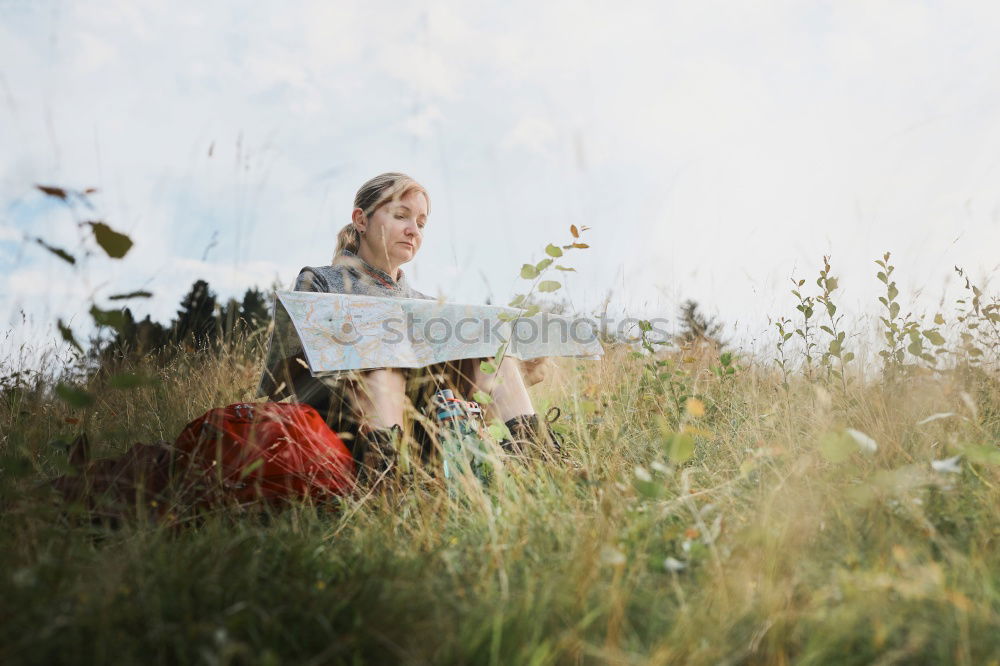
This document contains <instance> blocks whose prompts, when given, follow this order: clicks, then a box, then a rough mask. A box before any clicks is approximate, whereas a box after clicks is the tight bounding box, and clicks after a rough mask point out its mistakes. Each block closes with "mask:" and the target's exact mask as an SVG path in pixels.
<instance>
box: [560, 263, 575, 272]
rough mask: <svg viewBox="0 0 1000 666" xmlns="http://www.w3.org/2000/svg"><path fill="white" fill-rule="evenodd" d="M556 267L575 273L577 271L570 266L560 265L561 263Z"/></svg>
mask: <svg viewBox="0 0 1000 666" xmlns="http://www.w3.org/2000/svg"><path fill="white" fill-rule="evenodd" d="M555 269H556V270H557V271H573V272H574V273H575V272H576V269H575V268H569V267H568V266H560V265H559V264H556V265H555Z"/></svg>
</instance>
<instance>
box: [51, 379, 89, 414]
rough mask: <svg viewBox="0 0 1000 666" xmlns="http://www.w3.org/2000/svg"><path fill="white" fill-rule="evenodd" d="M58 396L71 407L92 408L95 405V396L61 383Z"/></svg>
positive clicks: (57, 388)
mask: <svg viewBox="0 0 1000 666" xmlns="http://www.w3.org/2000/svg"><path fill="white" fill-rule="evenodd" d="M56 395H57V396H59V398H60V399H61V400H62V401H63V402H65V403H66V404H67V405H69V406H70V407H78V408H83V407H90V406H91V405H92V404H94V396H93V395H91V394H90V393H87V392H86V391H84V390H83V389H78V388H76V387H75V386H70V385H69V384H63V383H62V382H60V383H59V384H58V385H57V386H56Z"/></svg>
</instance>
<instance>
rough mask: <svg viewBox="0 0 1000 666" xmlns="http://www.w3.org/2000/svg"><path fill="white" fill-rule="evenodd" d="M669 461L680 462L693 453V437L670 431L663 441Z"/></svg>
mask: <svg viewBox="0 0 1000 666" xmlns="http://www.w3.org/2000/svg"><path fill="white" fill-rule="evenodd" d="M665 448H666V451H667V457H668V458H670V462H673V463H678V464H679V463H682V462H684V461H685V460H687V459H689V458H690V457H691V456H692V455H693V454H694V437H692V436H691V435H689V434H687V433H683V432H675V433H672V434H671V435H670V436H669V437H668V438H667V440H666V442H665Z"/></svg>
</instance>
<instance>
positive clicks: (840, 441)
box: [819, 432, 858, 463]
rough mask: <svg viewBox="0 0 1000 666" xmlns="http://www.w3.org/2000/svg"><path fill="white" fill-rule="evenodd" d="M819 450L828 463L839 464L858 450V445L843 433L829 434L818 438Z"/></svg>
mask: <svg viewBox="0 0 1000 666" xmlns="http://www.w3.org/2000/svg"><path fill="white" fill-rule="evenodd" d="M819 450H820V453H822V454H823V457H824V458H826V459H827V460H829V461H830V462H832V463H841V462H844V461H845V460H847V459H848V458H849V457H850V456H851V454H852V453H854V452H855V451H857V450H858V443H857V442H856V441H855V440H854V438H853V437H851V436H850V435H848V434H847V433H845V432H830V433H827V434H825V435H823V436H822V437H821V438H820V440H819Z"/></svg>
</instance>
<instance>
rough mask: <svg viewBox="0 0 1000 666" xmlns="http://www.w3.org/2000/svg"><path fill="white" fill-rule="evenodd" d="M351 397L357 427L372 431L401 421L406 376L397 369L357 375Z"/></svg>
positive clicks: (401, 422)
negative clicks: (357, 379)
mask: <svg viewBox="0 0 1000 666" xmlns="http://www.w3.org/2000/svg"><path fill="white" fill-rule="evenodd" d="M351 396H352V398H353V402H354V411H355V415H356V417H357V419H358V428H359V429H364V430H373V429H375V428H391V427H392V426H394V425H402V424H403V409H404V407H405V405H406V378H405V377H404V376H403V372H402V370H399V369H398V368H381V369H379V370H369V371H367V372H364V373H362V374H361V378H360V380H359V381H357V382H356V383H355V384H354V385H353V386H352V391H351Z"/></svg>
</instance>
